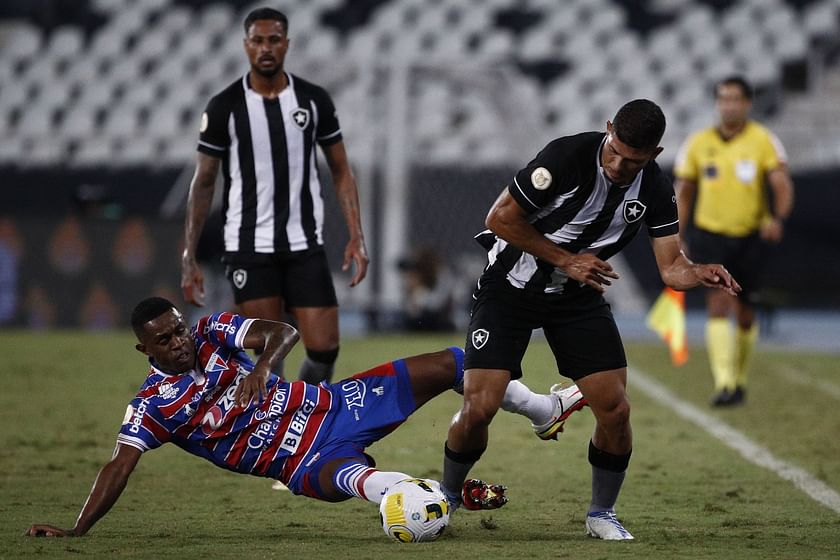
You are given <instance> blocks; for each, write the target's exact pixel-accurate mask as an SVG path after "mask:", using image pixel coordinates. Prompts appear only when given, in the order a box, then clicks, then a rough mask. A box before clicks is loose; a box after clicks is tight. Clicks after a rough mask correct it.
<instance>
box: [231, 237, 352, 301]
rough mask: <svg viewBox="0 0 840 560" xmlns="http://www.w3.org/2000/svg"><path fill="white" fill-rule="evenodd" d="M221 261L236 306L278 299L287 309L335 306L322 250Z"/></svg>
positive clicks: (239, 255)
mask: <svg viewBox="0 0 840 560" xmlns="http://www.w3.org/2000/svg"><path fill="white" fill-rule="evenodd" d="M222 262H224V263H225V264H226V265H227V266H226V268H225V275H226V276H227V278H228V280H229V281H230V283H231V286H232V287H233V299H234V301H235V302H236V303H242V302H244V301H250V300H253V299H260V298H265V297H275V296H280V297H281V298H283V301H284V303H285V306H286V307H287V308H288V307H335V306H337V305H338V298H336V295H335V286H334V285H333V281H332V273H331V272H330V267H329V264H328V263H327V255H326V253H325V252H324V249H323V248H322V247H318V248H315V249H308V250H306V251H296V252H293V253H276V254H264V253H258V254H247V253H227V254H225V256H224V258H223V259H222Z"/></svg>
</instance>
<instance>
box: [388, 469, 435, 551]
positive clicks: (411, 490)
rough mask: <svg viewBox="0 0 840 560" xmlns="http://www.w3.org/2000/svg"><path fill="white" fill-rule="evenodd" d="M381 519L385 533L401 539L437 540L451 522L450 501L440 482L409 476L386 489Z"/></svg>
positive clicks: (401, 540) (407, 540)
mask: <svg viewBox="0 0 840 560" xmlns="http://www.w3.org/2000/svg"><path fill="white" fill-rule="evenodd" d="M379 519H380V521H382V529H384V530H385V534H386V535H388V536H389V537H391V538H393V539H396V540H397V541H399V542H426V541H433V540H435V539H436V538H438V537H439V536H440V535H441V534H442V533H443V530H444V529H446V526H447V525H449V502H447V501H446V496H444V495H443V492H441V491H440V486H439V485H438V483H437V482H435V481H433V480H425V479H421V478H407V479H405V480H401V481H399V482H397V483H396V484H394V485H393V486H391V487H390V488H389V489H388V491H387V492H385V495H384V496H383V497H382V502H381V503H380V504H379Z"/></svg>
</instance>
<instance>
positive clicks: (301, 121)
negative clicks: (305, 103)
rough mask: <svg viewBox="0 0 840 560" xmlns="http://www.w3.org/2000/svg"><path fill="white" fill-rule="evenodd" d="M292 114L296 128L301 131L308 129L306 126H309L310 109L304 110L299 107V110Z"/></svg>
mask: <svg viewBox="0 0 840 560" xmlns="http://www.w3.org/2000/svg"><path fill="white" fill-rule="evenodd" d="M290 114H291V116H292V122H294V123H295V126H296V127H298V128H299V129H301V130H303V129H305V128H306V125H308V124H309V110H308V109H303V108H300V107H298V108H297V109H295V110H294V111H292V112H291V113H290Z"/></svg>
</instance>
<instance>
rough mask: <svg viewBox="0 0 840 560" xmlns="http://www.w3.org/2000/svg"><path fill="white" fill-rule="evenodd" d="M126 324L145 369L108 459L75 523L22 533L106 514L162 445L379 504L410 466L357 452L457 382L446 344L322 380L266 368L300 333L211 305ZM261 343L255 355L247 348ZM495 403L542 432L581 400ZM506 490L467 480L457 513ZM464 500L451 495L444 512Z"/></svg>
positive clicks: (156, 306) (296, 488) (304, 489)
mask: <svg viewBox="0 0 840 560" xmlns="http://www.w3.org/2000/svg"><path fill="white" fill-rule="evenodd" d="M131 325H132V328H133V329H134V332H135V334H136V335H137V339H138V344H137V345H136V348H137V350H139V351H140V352H142V353H144V354H146V355H147V356H148V357H149V362H150V363H151V368H150V371H149V374H148V377H147V378H146V381H145V382H144V383H143V385H142V386H141V388H140V391H139V393H138V394H137V396H136V397H135V398H134V400H132V401H131V404H129V406H128V409H127V410H126V414H125V418H124V419H123V424H122V427H121V428H120V432H119V435H118V436H117V446H116V449H115V451H114V455H113V458H112V459H111V461H109V462H108V463H107V464H106V465H105V466H104V467H103V468H102V470H101V471H100V472H99V475H98V476H97V478H96V481H95V482H94V484H93V488H92V489H91V491H90V495H89V496H88V499H87V500H86V501H85V504H84V506H83V507H82V511H81V513H80V514H79V517H78V519H77V520H76V525H75V526H74V527H73V528H72V529H60V528H58V527H55V526H53V525H40V524H39V525H32V526H31V527H30V528H29V529H27V531H26V534H27V535H29V536H49V537H63V536H78V535H84V534H85V533H87V532H88V531H89V530H90V528H91V527H92V526H93V525H94V524H95V523H96V522H97V521H98V520H99V519H100V518H101V517H102V516H103V515H105V514H106V513H107V512H108V511H109V510H110V509H111V507H112V506H113V505H114V503H115V502H116V501H117V499H118V498H119V496H120V494H121V493H122V491H123V489H125V486H126V483H127V482H128V478H129V476H130V475H131V473H132V471H133V470H134V468H135V467H136V466H137V462H138V461H139V459H140V456H141V455H142V454H143V453H144V452H146V451H149V450H152V449H156V448H157V447H160V446H161V445H163V444H164V443H167V442H171V443H174V444H175V445H177V446H178V447H180V448H181V449H183V450H185V451H187V452H189V453H192V454H193V455H197V456H199V457H202V458H204V459H207V460H208V461H210V462H212V463H213V464H215V465H217V466H219V467H222V468H224V469H228V470H232V471H234V472H238V473H242V474H250V475H254V476H262V477H268V478H273V479H277V480H280V481H282V482H283V483H285V484H286V485H287V486H288V487H289V489H290V490H291V491H292V492H293V493H295V494H303V495H305V496H309V497H311V498H315V499H319V500H324V501H328V502H338V501H343V500H346V499H348V498H350V497H352V496H356V497H358V498H362V499H364V500H368V501H370V502H374V503H377V504H378V503H379V502H380V500H381V499H382V494H384V493H385V491H386V490H387V488H388V487H389V486H390V485H392V484H394V483H396V482H398V481H400V480H404V479H406V478H410V477H409V476H408V475H407V474H403V473H399V472H385V471H379V470H377V469H375V468H374V461H373V459H372V458H371V457H370V456H369V455H367V454H366V453H365V452H364V450H365V448H366V447H367V446H369V445H371V444H372V443H373V442H375V441H377V440H379V439H381V438H382V437H384V436H385V435H387V434H388V433H390V432H391V431H392V430H393V429H394V428H396V427H397V426H398V425H399V424H401V423H402V422H404V421H405V420H406V419H407V418H408V416H409V415H411V413H413V412H414V411H415V410H417V409H418V408H419V407H421V406H423V404H425V403H426V402H427V401H428V400H429V399H431V398H433V397H435V396H437V395H439V394H441V393H443V392H444V391H447V390H449V389H454V390H456V391H459V392H461V391H462V390H463V380H464V369H463V352H462V351H461V349H459V348H449V349H447V350H442V351H440V352H434V353H430V354H423V355H420V356H414V357H410V358H405V359H400V360H395V361H393V362H389V363H386V364H382V365H380V366H377V367H375V368H373V369H370V370H368V371H365V372H363V373H359V374H356V375H354V376H352V377H350V378H347V379H344V380H343V381H339V382H337V383H334V384H332V385H329V386H325V385H309V384H307V383H305V382H303V381H294V382H287V381H284V380H282V379H280V378H279V377H277V376H276V375H274V374H273V373H271V371H272V368H273V366H274V365H276V364H277V363H279V362H280V360H282V359H283V358H284V357H285V356H286V355H287V354H288V353H289V351H290V350H291V348H292V347H293V346H294V345H295V343H296V342H297V340H298V334H297V331H296V330H295V329H294V328H293V327H291V326H290V325H287V324H285V323H278V322H274V321H266V320H261V319H245V318H244V317H241V316H239V315H235V314H232V313H217V314H215V315H212V316H209V317H205V318H203V319H201V320H200V321H199V322H198V323H197V324H196V325H195V326H193V327H192V329H190V328H189V327H188V326H187V325H186V323H185V322H184V318H183V316H182V315H181V313H180V312H179V311H178V309H177V308H175V306H174V305H173V304H172V303H171V302H169V301H168V300H165V299H163V298H157V297H154V298H148V299H145V300H143V301H141V302H140V303H139V304H137V306H136V307H135V309H134V311H133V312H132V316H131ZM249 348H250V349H255V350H262V353H261V354H260V356H259V358H258V359H257V361H256V363H253V362H252V361H251V360H250V358H249V357H248V355H247V354H246V353H245V352H244V350H245V349H249ZM510 387H511V388H510V389H509V390H508V393H506V398H505V402H504V404H503V408H504V409H505V410H509V411H512V412H516V413H519V414H522V415H524V416H527V417H528V418H529V419H530V420H531V422H532V425H533V427H534V430H535V431H536V432H537V435H539V436H540V437H543V438H545V437H546V436H547V434H549V435H548V437H551V436H556V433H557V431H559V429H561V428H562V426H563V423H564V422H565V420H566V418H568V416H569V415H570V414H572V413H573V412H575V411H576V410H580V409H581V408H583V407H584V406H585V405H586V401H585V400H584V399H583V397H582V396H581V395H580V392H579V391H578V390H577V388H576V387H575V386H571V387H569V388H567V389H563V390H560V389H557V388H554V389H553V390H552V393H551V394H549V395H538V394H535V393H532V392H531V391H530V390H529V389H528V388H527V387H526V386H524V385H522V384H521V383H518V382H511V385H510ZM504 491H505V488H504V487H503V486H498V485H488V484H485V483H484V482H482V481H479V480H469V481H467V482H466V483H465V484H464V487H463V492H462V500H463V505H464V507H465V509H471V510H478V509H494V508H498V507H501V506H503V505H504V504H505V503H506V502H507V498H506V497H505V495H504ZM459 505H461V503H458V502H457V501H456V502H455V503H452V502H450V506H451V507H452V508H457V507H458V506H459Z"/></svg>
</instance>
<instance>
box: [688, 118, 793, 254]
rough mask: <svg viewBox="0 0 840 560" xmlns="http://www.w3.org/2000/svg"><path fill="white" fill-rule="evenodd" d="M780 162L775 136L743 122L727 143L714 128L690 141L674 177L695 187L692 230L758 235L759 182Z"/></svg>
mask: <svg viewBox="0 0 840 560" xmlns="http://www.w3.org/2000/svg"><path fill="white" fill-rule="evenodd" d="M786 160H787V155H786V153H785V149H784V147H783V146H782V143H781V142H780V141H779V139H778V138H777V137H776V135H775V134H773V133H772V132H770V131H769V130H768V129H767V128H765V127H763V126H761V125H760V124H758V123H757V122H755V121H748V122H747V124H746V126H745V127H744V130H742V131H741V132H740V133H739V134H738V135H737V136H735V137H733V138H731V139H729V140H724V139H723V138H721V136H720V134H719V133H718V131H717V129H716V128H714V127H712V128H707V129H704V130H701V131H699V132H697V133H695V134H693V135H692V136H690V137H689V138H688V140H686V141H685V143H684V144H683V145H682V147H680V150H679V152H678V153H677V157H676V162H675V164H674V175H675V176H676V177H677V178H679V179H686V180H688V181H692V182H694V183H696V184H697V196H696V199H695V201H694V225H695V226H696V227H698V228H700V229H703V230H706V231H710V232H712V233H717V234H721V235H728V236H730V237H744V236H747V235H750V234H751V233H753V232H755V231H756V230H758V228H759V226H760V225H761V222H762V220H763V219H764V218H766V217H767V216H768V214H769V210H768V206H767V193H766V192H765V178H766V176H767V173H769V172H770V171H772V170H774V169H776V168H777V167H779V166H780V165H781V164H783V163H784V162H785V161H786Z"/></svg>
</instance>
